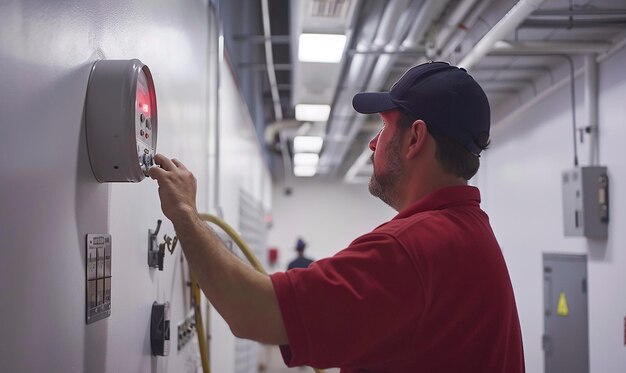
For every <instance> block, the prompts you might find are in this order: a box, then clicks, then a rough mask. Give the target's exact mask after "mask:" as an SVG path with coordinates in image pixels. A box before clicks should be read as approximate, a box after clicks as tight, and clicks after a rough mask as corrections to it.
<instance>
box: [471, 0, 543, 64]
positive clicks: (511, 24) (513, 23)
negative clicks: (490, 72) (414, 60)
mask: <svg viewBox="0 0 626 373" xmlns="http://www.w3.org/2000/svg"><path fill="white" fill-rule="evenodd" d="M544 1H545V0H520V1H519V2H518V3H517V4H515V5H514V6H513V8H511V10H509V12H508V13H507V14H505V15H504V17H502V19H501V20H500V21H498V23H496V24H495V26H493V27H492V28H491V30H490V31H489V32H488V33H487V34H486V35H485V36H483V38H482V39H480V41H479V42H478V43H476V45H475V46H474V48H472V50H470V51H469V53H468V54H467V55H466V56H465V57H464V58H463V60H461V62H460V63H459V66H460V67H464V68H466V69H471V68H472V67H474V65H476V64H477V63H478V62H479V61H480V60H481V59H482V58H483V57H485V56H486V55H487V53H489V52H490V51H491V50H492V48H493V46H494V44H495V43H496V42H498V41H500V40H502V39H504V38H505V37H506V36H507V35H508V34H510V33H511V32H512V31H514V30H515V28H516V27H517V26H519V25H520V24H521V23H522V22H523V21H524V20H525V19H526V17H528V16H529V15H530V14H531V13H532V12H534V11H535V10H537V8H539V6H541V4H542V3H543V2H544Z"/></svg>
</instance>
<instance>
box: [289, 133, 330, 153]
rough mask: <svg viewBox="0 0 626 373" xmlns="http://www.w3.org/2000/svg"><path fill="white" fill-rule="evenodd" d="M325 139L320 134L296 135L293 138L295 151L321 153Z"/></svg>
mask: <svg viewBox="0 0 626 373" xmlns="http://www.w3.org/2000/svg"><path fill="white" fill-rule="evenodd" d="M323 144H324V139H322V138H321V137H319V136H296V137H294V138H293V151H294V153H319V152H320V151H321V150H322V145H323Z"/></svg>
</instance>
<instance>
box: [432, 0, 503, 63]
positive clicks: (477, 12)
mask: <svg viewBox="0 0 626 373" xmlns="http://www.w3.org/2000/svg"><path fill="white" fill-rule="evenodd" d="M492 1H493V0H482V1H481V2H480V3H479V4H478V5H476V6H475V7H474V9H472V12H471V13H470V14H469V15H468V16H467V18H466V19H465V20H464V21H463V22H462V25H463V26H464V27H458V28H457V30H456V31H455V33H454V35H453V36H452V38H451V39H450V41H449V42H448V43H447V46H446V47H445V49H444V50H443V52H441V53H440V56H441V57H442V58H443V59H444V60H451V57H452V54H453V53H454V51H455V50H456V48H457V47H458V46H459V44H461V42H462V41H463V39H464V38H465V35H466V34H467V32H468V30H469V29H470V28H471V27H472V26H474V24H476V21H477V20H478V17H480V16H481V15H482V14H483V13H484V12H485V10H486V9H487V7H489V6H490V5H491V2H492ZM455 62H456V61H455Z"/></svg>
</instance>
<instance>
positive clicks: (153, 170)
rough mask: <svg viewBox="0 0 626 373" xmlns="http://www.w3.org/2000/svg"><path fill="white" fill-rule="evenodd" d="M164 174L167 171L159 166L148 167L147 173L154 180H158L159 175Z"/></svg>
mask: <svg viewBox="0 0 626 373" xmlns="http://www.w3.org/2000/svg"><path fill="white" fill-rule="evenodd" d="M165 174H167V171H165V170H164V169H162V168H161V167H150V169H149V170H148V175H150V177H151V178H153V179H156V180H159V179H160V178H161V177H163V176H165Z"/></svg>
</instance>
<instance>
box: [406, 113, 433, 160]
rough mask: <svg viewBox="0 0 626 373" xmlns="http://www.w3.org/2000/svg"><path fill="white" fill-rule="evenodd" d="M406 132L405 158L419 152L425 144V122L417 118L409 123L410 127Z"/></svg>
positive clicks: (426, 132)
mask: <svg viewBox="0 0 626 373" xmlns="http://www.w3.org/2000/svg"><path fill="white" fill-rule="evenodd" d="M408 132H409V135H408V136H409V147H408V149H407V151H406V158H407V159H411V158H413V157H415V156H416V155H417V154H419V152H420V151H421V150H422V149H423V148H424V146H425V144H426V137H427V134H428V130H427V129H426V123H424V121H423V120H421V119H418V120H416V121H415V122H413V124H411V128H409V129H408Z"/></svg>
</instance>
